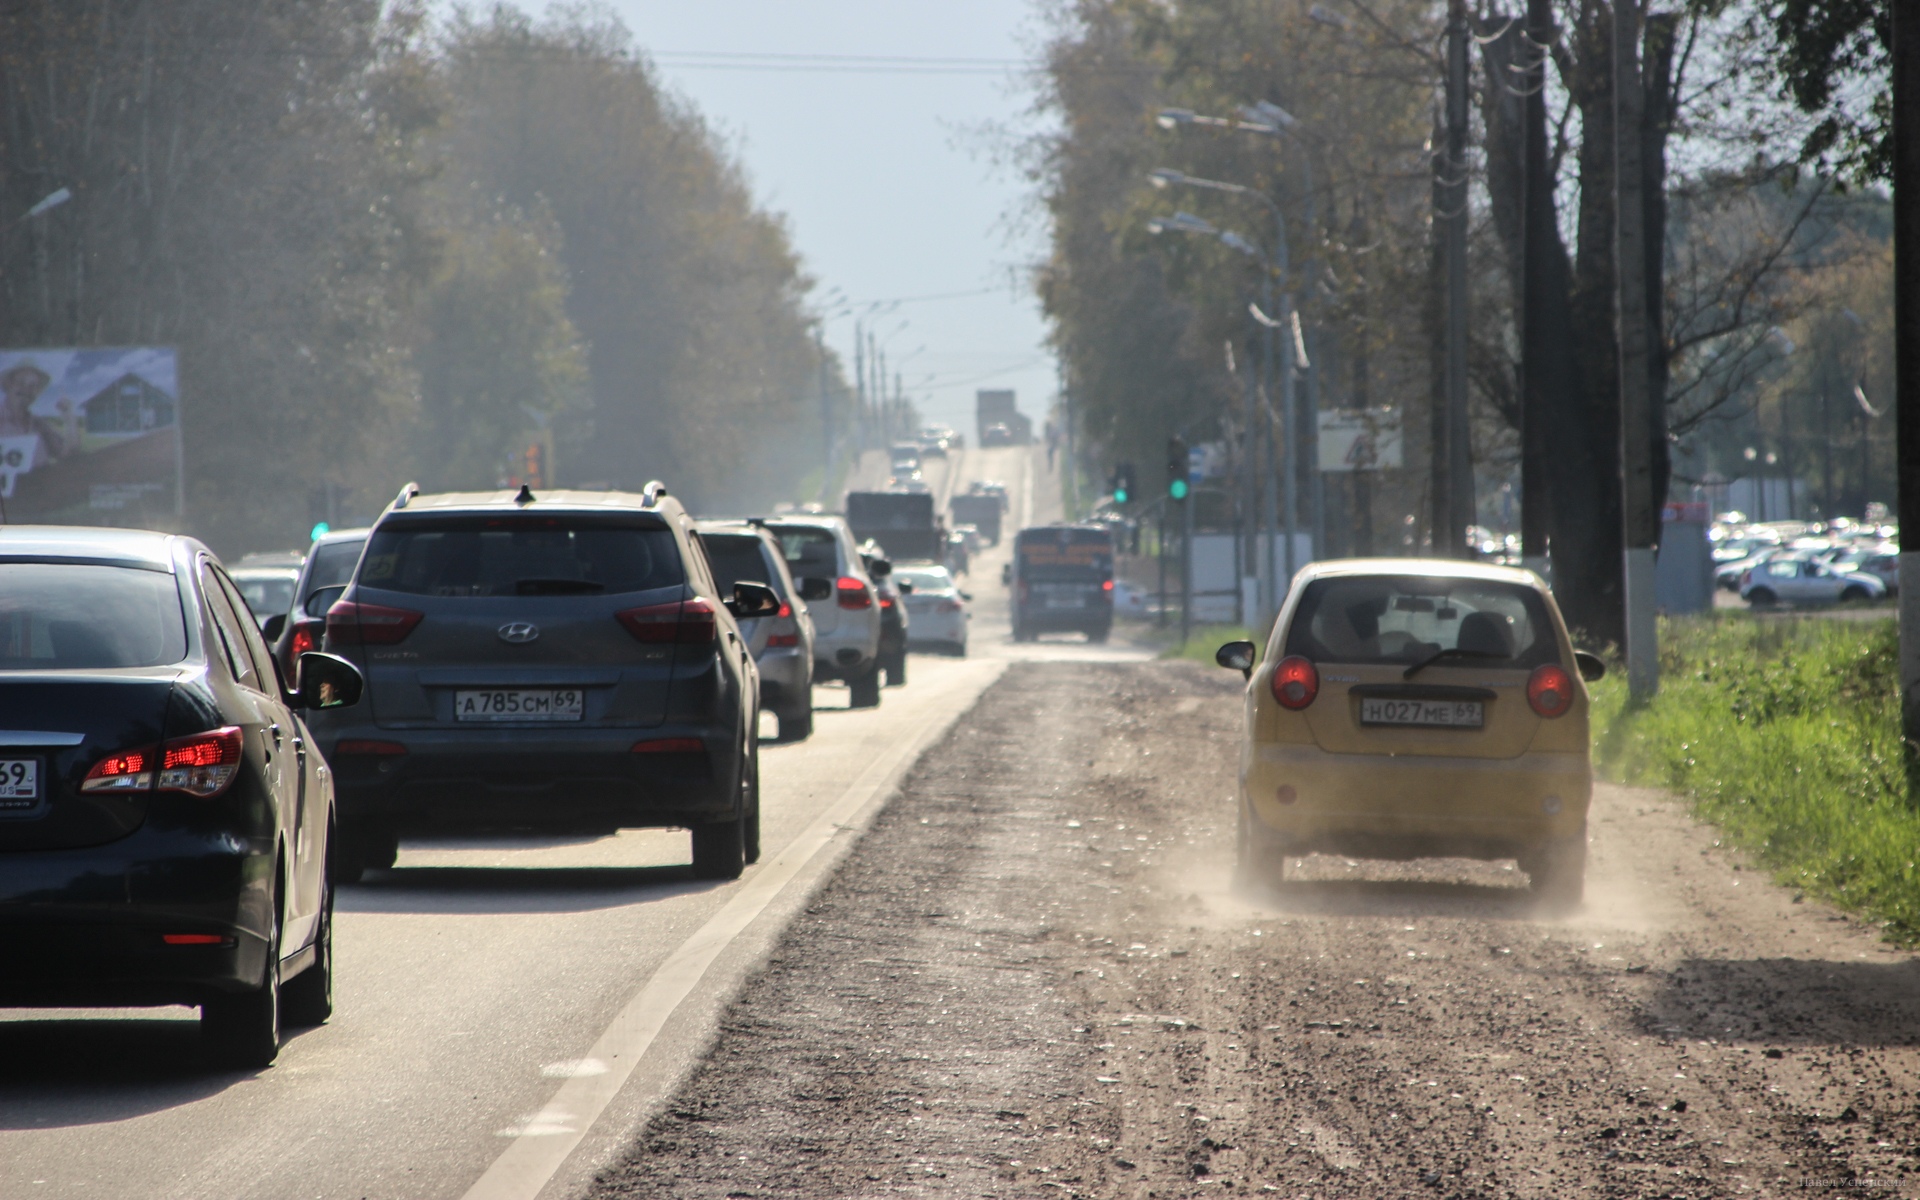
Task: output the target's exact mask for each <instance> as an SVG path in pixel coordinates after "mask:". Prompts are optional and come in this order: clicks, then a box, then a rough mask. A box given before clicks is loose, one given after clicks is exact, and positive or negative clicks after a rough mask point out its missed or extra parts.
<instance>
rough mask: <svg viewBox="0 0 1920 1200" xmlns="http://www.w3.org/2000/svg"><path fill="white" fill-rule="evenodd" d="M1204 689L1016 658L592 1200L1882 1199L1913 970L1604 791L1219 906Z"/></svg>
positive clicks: (1226, 772) (1224, 872) (1227, 791)
mask: <svg viewBox="0 0 1920 1200" xmlns="http://www.w3.org/2000/svg"><path fill="white" fill-rule="evenodd" d="M1238 694H1239V688H1238V681H1237V680H1236V679H1234V678H1233V677H1231V676H1230V675H1227V674H1226V673H1225V672H1220V671H1217V670H1209V669H1207V668H1203V667H1199V666H1194V665H1191V664H1185V663H1153V664H1145V665H1099V664H1088V665H1078V664H1075V665H1068V664H1023V665H1018V666H1016V667H1014V668H1013V669H1011V670H1010V671H1009V672H1008V674H1007V676H1006V677H1005V678H1004V679H1003V680H1002V681H1001V682H1000V683H999V684H998V685H997V686H996V687H995V688H994V689H993V690H992V691H990V692H989V693H988V694H987V696H986V697H985V698H984V699H983V700H982V701H981V703H980V705H979V706H978V707H977V708H976V709H975V710H974V712H973V713H972V714H971V715H970V716H969V717H968V718H966V719H965V720H963V721H962V722H961V723H960V724H959V725H958V726H956V727H955V729H954V731H953V733H952V734H951V735H950V736H949V737H948V738H947V739H946V740H945V741H944V742H943V743H942V744H941V745H940V746H939V747H937V748H936V749H935V750H934V751H933V752H931V753H930V754H929V755H928V756H927V757H926V758H925V759H924V760H923V761H922V762H921V764H920V766H919V767H918V768H917V769H916V771H915V772H914V774H913V775H912V776H911V778H910V779H909V781H908V783H907V785H906V787H905V788H904V789H903V792H902V794H901V795H900V796H899V797H898V798H897V799H896V801H895V802H894V803H893V804H892V805H891V806H890V807H889V808H888V810H887V811H886V813H884V814H883V815H882V817H881V819H880V820H879V822H878V823H877V824H876V825H875V827H874V828H873V830H872V831H871V832H870V833H869V834H868V835H867V837H866V838H865V839H864V840H863V842H862V843H861V845H860V846H859V847H858V848H856V850H855V851H854V853H853V854H852V855H851V856H850V858H849V859H848V861H847V863H846V864H845V865H844V866H843V868H842V869H841V871H840V873H839V874H838V876H837V877H836V878H835V880H834V881H833V882H832V883H831V884H830V885H829V886H828V887H827V888H826V889H825V890H824V891H823V892H822V893H821V895H820V896H819V898H818V899H817V901H816V903H815V904H814V906H813V907H812V908H811V909H810V910H809V913H808V915H807V917H806V918H805V919H804V920H803V921H801V922H799V923H797V924H796V925H795V926H794V928H793V929H792V930H791V931H790V933H789V934H788V935H787V937H786V938H785V939H784V941H783V942H782V944H781V946H780V948H779V950H778V951H777V952H776V953H775V955H774V958H773V960H772V961H771V962H770V963H769V965H768V967H767V969H766V970H765V971H764V972H763V973H762V974H761V975H760V976H759V977H757V978H756V980H755V981H754V982H753V983H751V984H750V985H749V986H748V988H747V989H746V991H745V992H744V993H743V995H742V996H741V998H740V1000H739V1001H738V1002H737V1003H736V1005H735V1006H734V1008H733V1010H732V1011H731V1012H730V1014H729V1016H728V1018H727V1020H726V1022H725V1025H724V1028H723V1032H722V1034H721V1037H720V1039H719V1042H718V1044H717V1045H716V1046H715V1048H714V1051H713V1053H712V1054H711V1055H710V1056H709V1058H708V1060H707V1062H706V1064H705V1065H704V1066H703V1067H702V1068H701V1069H700V1070H699V1071H698V1072H697V1073H696V1075H695V1076H694V1077H693V1078H692V1079H691V1080H690V1081H689V1083H688V1084H687V1086H686V1087H685V1088H684V1089H683V1090H682V1092H681V1094H680V1095H679V1096H678V1097H677V1098H676V1099H675V1101H674V1102H673V1103H672V1104H671V1105H669V1106H668V1109H667V1111H665V1112H663V1113H662V1114H661V1115H660V1116H659V1117H658V1118H656V1119H655V1120H654V1121H653V1122H652V1123H651V1124H650V1125H649V1126H648V1128H647V1129H646V1131H645V1133H644V1134H643V1136H642V1137H641V1138H640V1139H639V1141H638V1143H637V1144H636V1145H635V1146H634V1148H633V1150H632V1153H631V1155H630V1157H629V1159H628V1160H627V1161H626V1162H625V1163H623V1164H622V1165H621V1166H619V1167H618V1168H615V1169H613V1170H610V1171H609V1172H607V1173H606V1174H605V1175H604V1176H603V1177H602V1178H601V1180H600V1181H599V1183H598V1185H597V1186H596V1189H595V1192H594V1194H595V1195H596V1196H600V1197H611V1196H649V1197H651V1196H669V1195H670V1196H713V1197H720V1196H761V1195H769V1196H803V1197H812V1196H820V1197H828V1196H833V1197H839V1196H879V1195H895V1194H907V1195H928V1196H960V1195H966V1196H980V1195H985V1196H1047V1195H1052V1196H1058V1195H1062V1194H1065V1195H1087V1196H1127V1197H1174V1196H1200V1195H1206V1194H1209V1193H1213V1194H1218V1193H1219V1191H1220V1190H1226V1191H1231V1192H1252V1193H1267V1194H1272V1193H1279V1194H1282V1195H1287V1196H1313V1197H1333V1196H1365V1197H1376V1196H1378V1197H1388V1196H1392V1197H1400V1196H1408V1195H1439V1196H1466V1197H1478V1196H1487V1197H1494V1196H1501V1197H1504V1196H1540V1197H1559V1196H1574V1195H1577V1196H1607V1197H1613V1196H1620V1197H1642V1196H1743V1195H1744V1196H1751V1195H1763V1196H1764V1195H1791V1196H1801V1195H1849V1196H1861V1195H1876V1194H1878V1195H1908V1194H1920V1179H1916V1174H1915V1173H1916V1171H1920V1158H1916V1154H1917V1153H1920V1118H1917V1117H1916V1114H1915V1103H1914V1100H1915V1095H1916V1089H1917V1088H1920V1054H1917V1053H1916V1049H1915V1047H1916V1043H1917V1042H1920V969H1917V968H1916V964H1915V962H1914V961H1913V960H1912V959H1911V958H1910V956H1908V955H1905V954H1899V953H1895V952H1893V951H1891V950H1889V949H1888V948H1886V947H1884V946H1883V945H1881V944H1880V943H1879V942H1878V941H1877V940H1876V939H1875V937H1874V936H1873V931H1872V930H1870V929H1866V928H1863V927H1861V926H1860V925H1859V924H1857V923H1855V922H1852V921H1849V920H1847V919H1845V918H1843V917H1840V916H1838V915H1836V914H1834V913H1832V912H1830V911H1828V910H1826V909H1824V908H1822V907H1820V906H1817V905H1815V904H1813V903H1811V902H1807V903H1799V902H1796V898H1795V897H1794V896H1793V895H1792V894H1791V893H1789V892H1786V891H1784V890H1782V889H1779V888H1776V887H1774V886H1773V885H1771V884H1770V883H1769V882H1768V881H1767V879H1766V877H1765V876H1764V875H1762V874H1760V873H1758V872H1755V871H1752V870H1745V869H1742V864H1741V863H1739V862H1738V861H1737V860H1735V859H1733V858H1732V857H1730V856H1728V855H1726V854H1724V853H1722V852H1721V851H1720V850H1719V849H1718V848H1716V846H1715V844H1714V836H1713V833H1712V831H1711V830H1710V829H1706V828H1703V827H1700V826H1697V825H1695V824H1693V823H1692V822H1691V821H1689V820H1688V819H1687V818H1686V817H1685V815H1684V814H1683V813H1682V812H1681V810H1680V809H1679V808H1678V806H1677V805H1675V804H1674V803H1672V802H1670V801H1668V800H1666V799H1665V798H1663V797H1662V796H1660V795H1659V794H1657V793H1651V792H1642V791H1635V790H1631V789H1624V788H1612V787H1602V788H1601V789H1600V790H1599V794H1598V796H1597V798H1596V805H1595V813H1594V822H1593V824H1594V845H1593V863H1592V868H1591V871H1592V885H1591V887H1590V889H1589V898H1588V902H1587V904H1586V906H1585V907H1584V908H1583V910H1582V911H1580V912H1579V913H1577V914H1575V915H1573V916H1571V917H1565V918H1559V919H1552V920H1547V919H1542V918H1540V917H1539V916H1537V914H1535V913H1534V911H1533V910H1532V908H1531V906H1530V904H1529V903H1528V901H1527V900H1526V897H1525V895H1524V893H1523V891H1522V890H1521V884H1522V882H1523V877H1522V876H1521V875H1520V874H1519V872H1518V871H1516V870H1513V869H1511V868H1506V867H1503V866H1501V865H1498V864H1495V865H1488V864H1478V863H1468V862H1459V861H1438V862H1426V863H1419V864H1411V865H1396V864H1387V863H1373V862H1358V863H1350V862H1348V861H1347V860H1344V859H1333V858H1325V857H1316V858H1312V859H1308V860H1306V861H1305V862H1304V864H1303V863H1301V862H1300V860H1296V871H1295V873H1294V876H1295V877H1294V878H1293V879H1290V880H1289V881H1288V882H1287V883H1285V884H1283V885H1280V886H1278V887H1275V888H1271V889H1261V890H1258V891H1257V892H1253V893H1244V894H1242V893H1235V892H1234V891H1232V890H1231V888H1230V886H1229V875H1230V863H1231V853H1232V827H1233V820H1232V814H1233V808H1232V794H1233V774H1234V765H1235V761H1236V755H1237V750H1236V746H1237V738H1238V736H1239V728H1238V727H1239V712H1240V710H1239V703H1238Z"/></svg>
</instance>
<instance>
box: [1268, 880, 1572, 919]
mask: <svg viewBox="0 0 1920 1200" xmlns="http://www.w3.org/2000/svg"><path fill="white" fill-rule="evenodd" d="M1236 894H1237V895H1238V896H1239V898H1240V899H1242V900H1244V901H1246V902H1247V903H1249V904H1254V905H1257V906H1259V907H1261V908H1264V909H1268V910H1270V911H1272V912H1275V913H1287V914H1298V915H1302V916H1322V917H1460V918H1467V919H1471V920H1479V921H1489V920H1491V921H1503V920H1504V921H1536V920H1539V919H1540V917H1541V916H1542V911H1541V907H1540V902H1539V900H1537V899H1536V898H1535V897H1534V896H1533V895H1532V893H1530V892H1528V891H1527V890H1526V889H1525V888H1524V887H1497V886H1487V885H1484V884H1473V883H1449V882H1444V881H1432V880H1411V879H1409V880H1400V879H1313V880H1287V881H1285V882H1282V883H1259V884H1248V885H1246V886H1244V887H1242V888H1240V889H1239V890H1238V891H1237V893H1236Z"/></svg>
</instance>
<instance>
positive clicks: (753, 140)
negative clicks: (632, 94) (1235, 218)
mask: <svg viewBox="0 0 1920 1200" xmlns="http://www.w3.org/2000/svg"><path fill="white" fill-rule="evenodd" d="M607 7H608V8H610V9H611V10H612V11H614V12H615V13H617V14H618V15H619V16H620V18H621V19H622V20H623V21H624V22H625V23H626V25H627V27H628V28H629V29H630V30H631V31H632V32H633V34H634V39H635V41H636V42H637V43H638V44H639V46H640V47H641V49H642V50H643V51H644V52H646V53H647V54H648V55H649V56H650V57H651V58H652V60H653V62H654V63H655V65H656V66H657V67H658V69H659V72H660V77H661V79H662V80H663V81H664V82H665V83H666V85H667V86H668V87H669V88H670V89H672V90H673V91H674V92H676V93H677V94H679V95H680V96H682V97H684V98H685V99H687V100H688V101H690V102H691V103H692V104H693V105H694V106H695V107H696V108H697V109H698V110H699V111H700V112H701V113H702V114H703V115H704V116H705V117H706V118H707V119H708V120H709V121H710V122H712V124H713V125H714V126H715V128H716V129H717V130H718V131H720V132H721V133H722V135H723V136H724V137H725V138H726V139H727V141H728V143H729V144H730V145H731V146H732V148H733V151H734V154H735V155H736V157H737V159H738V160H739V161H740V162H741V163H742V165H743V166H744V168H745V170H746V172H747V175H748V178H749V179H750V180H751V182H752V185H753V188H754V192H755V195H756V196H757V197H758V198H759V200H760V202H761V204H762V205H763V206H764V207H766V208H767V209H769V210H771V211H773V212H777V213H781V214H784V216H785V218H786V221H787V226H788V229H789V230H790V232H791V234H792V237H793V241H794V244H795V246H796V247H797V249H798V250H799V252H800V254H801V256H802V257H803V259H804V260H805V267H806V270H807V271H808V272H809V273H810V274H811V275H812V276H813V277H814V278H815V279H816V280H818V281H819V286H818V287H817V288H816V290H815V293H814V295H815V298H816V301H818V302H819V303H818V307H819V308H820V309H821V310H822V311H830V310H831V309H833V308H834V307H844V306H841V305H839V304H838V302H839V301H840V300H841V299H842V298H844V299H845V300H849V301H852V302H853V307H852V309H851V311H845V312H843V313H842V315H838V316H835V317H834V318H833V319H832V320H831V321H830V322H829V323H828V326H827V330H828V334H827V336H828V341H829V342H830V343H831V344H832V346H833V347H834V348H835V349H837V350H838V351H839V352H840V354H841V356H842V357H843V358H844V359H845V360H846V363H847V371H848V375H849V379H851V373H852V348H853V343H854V319H855V317H856V316H857V315H859V314H860V313H862V312H865V311H866V310H867V309H868V307H869V306H870V305H872V304H873V303H874V302H876V301H887V300H900V301H902V303H900V304H899V305H898V306H897V307H896V308H894V309H892V310H891V311H886V312H881V313H877V314H875V317H874V320H875V328H876V330H877V332H878V334H879V335H880V336H881V337H882V338H883V339H885V341H886V348H887V358H888V362H889V369H890V373H891V370H892V369H893V368H894V367H897V368H898V371H899V373H900V374H901V375H902V376H903V377H904V381H905V385H906V389H907V393H908V395H909V396H910V397H912V398H913V399H914V400H915V402H916V403H917V404H918V405H919V406H920V409H921V412H922V413H923V415H924V416H925V417H926V418H927V419H929V420H932V421H938V422H942V423H945V424H949V425H952V426H953V427H954V428H956V429H958V430H961V431H962V432H963V433H966V434H968V435H969V436H972V434H973V432H974V429H973V426H974V422H973V395H974V391H975V390H976V389H978V388H983V387H987V388H1007V387H1010V388H1013V389H1014V390H1015V391H1016V393H1017V398H1018V401H1019V404H1020V408H1021V410H1022V411H1023V412H1025V413H1027V414H1028V415H1029V416H1031V417H1034V418H1035V420H1036V424H1037V423H1038V420H1039V418H1041V417H1042V416H1043V415H1044V414H1045V411H1046V409H1047V407H1048V406H1049V405H1050V404H1051V401H1052V397H1053V394H1054V392H1055V390H1056V378H1055V370H1054V363H1053V358H1052V355H1051V354H1050V352H1049V351H1048V349H1047V347H1046V345H1045V342H1044V337H1045V328H1044V324H1043V322H1042V320H1041V317H1040V313H1039V307H1038V304H1037V302H1036V301H1035V300H1034V298H1033V291H1032V287H1031V284H1030V278H1031V273H1030V267H1031V265H1032V264H1033V263H1035V262H1036V261H1038V260H1040V259H1041V258H1043V257H1044V256H1045V253H1046V247H1045V231H1044V228H1043V226H1042V225H1041V224H1040V223H1039V221H1038V220H1037V219H1036V218H1035V216H1034V214H1033V208H1032V200H1031V185H1029V184H1028V183H1026V182H1025V181H1024V180H1022V179H1021V178H1020V177H1019V176H1018V174H1017V173H1016V172H1015V171H1014V170H1013V169H1011V168H1010V167H1008V166H1005V165H1003V164H1002V163H1001V161H1000V160H999V159H998V157H997V156H996V155H995V154H994V152H993V145H994V142H995V139H994V136H993V135H992V134H991V133H990V132H989V131H990V130H993V129H1000V130H1016V131H1017V130H1028V131H1031V130H1033V129H1035V128H1037V127H1038V126H1037V125H1036V122H1035V119H1034V118H1032V117H1031V116H1029V115H1028V114H1029V110H1030V109H1031V106H1032V92H1031V90H1030V88H1029V87H1028V86H1027V84H1026V82H1025V78H1024V76H1023V74H1022V72H1021V71H1020V69H1019V67H1018V66H1017V64H1018V63H1021V62H1025V61H1028V60H1030V59H1031V58H1032V57H1033V54H1034V52H1035V50H1036V48H1037V45H1038V42H1039V32H1040V30H1039V24H1038V18H1037V9H1036V7H1035V4H1034V0H965V2H964V3H952V2H947V3H934V2H932V0H814V2H812V3H801V2H799V0H697V2H693V3H689V2H687V0H673V2H666V0H610V2H608V3H607ZM922 297H929V298H926V299H922Z"/></svg>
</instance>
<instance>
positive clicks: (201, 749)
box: [80, 725, 242, 800]
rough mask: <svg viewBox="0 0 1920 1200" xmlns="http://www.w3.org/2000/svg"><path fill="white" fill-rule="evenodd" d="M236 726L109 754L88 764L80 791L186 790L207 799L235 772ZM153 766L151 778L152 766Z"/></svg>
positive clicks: (238, 737) (237, 753)
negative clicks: (89, 766) (156, 776)
mask: <svg viewBox="0 0 1920 1200" xmlns="http://www.w3.org/2000/svg"><path fill="white" fill-rule="evenodd" d="M241 739H242V734H241V732H240V729H239V727H238V726H235V725H229V726H227V727H226V728H225V729H210V730H208V731H207V732H205V733H196V734H192V735H191V736H188V737H183V738H174V739H173V740H172V741H170V742H167V743H165V744H164V745H161V746H144V747H142V748H140V749H138V750H123V751H121V752H120V753H118V754H109V755H107V756H106V757H105V758H103V759H101V760H100V761H99V762H97V763H95V764H93V769H92V770H91V771H88V772H87V777H86V778H85V779H82V780H81V781H80V790H81V791H83V792H144V791H147V790H149V789H154V790H157V791H162V792H186V793H187V794H188V795H191V796H198V797H200V798H201V799H202V800H210V799H212V798H213V797H215V796H218V795H219V794H220V793H221V792H224V791H226V790H227V788H228V787H229V786H230V785H231V784H232V783H233V781H234V778H235V777H236V776H237V775H239V774H240V744H241ZM156 767H158V768H159V770H158V773H157V774H158V780H157V781H156V778H155V775H156V772H155V768H156Z"/></svg>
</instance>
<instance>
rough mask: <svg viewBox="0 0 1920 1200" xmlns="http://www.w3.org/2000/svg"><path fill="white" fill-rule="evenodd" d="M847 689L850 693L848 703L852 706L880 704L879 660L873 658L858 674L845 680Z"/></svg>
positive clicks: (863, 706) (862, 706) (860, 706)
mask: <svg viewBox="0 0 1920 1200" xmlns="http://www.w3.org/2000/svg"><path fill="white" fill-rule="evenodd" d="M847 690H848V691H849V692H851V693H852V699H851V701H850V703H851V704H852V706H853V707H854V708H875V707H878V706H879V704H880V660H878V659H875V660H874V662H873V665H871V666H869V667H868V668H867V669H866V670H864V671H862V672H860V674H858V675H855V676H853V677H852V678H850V679H848V680H847Z"/></svg>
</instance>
